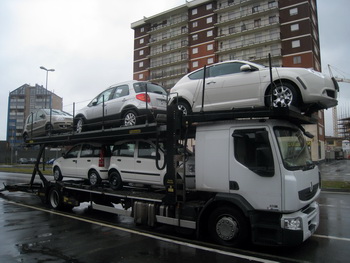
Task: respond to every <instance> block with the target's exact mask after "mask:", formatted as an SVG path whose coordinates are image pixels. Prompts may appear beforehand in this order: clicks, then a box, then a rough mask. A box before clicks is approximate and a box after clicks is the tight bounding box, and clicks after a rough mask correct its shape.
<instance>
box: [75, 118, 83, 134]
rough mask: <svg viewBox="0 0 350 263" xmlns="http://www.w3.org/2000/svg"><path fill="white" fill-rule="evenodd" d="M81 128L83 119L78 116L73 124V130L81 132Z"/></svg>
mask: <svg viewBox="0 0 350 263" xmlns="http://www.w3.org/2000/svg"><path fill="white" fill-rule="evenodd" d="M83 128H84V119H83V118H79V119H78V120H77V123H76V124H75V132H76V133H81V132H83Z"/></svg>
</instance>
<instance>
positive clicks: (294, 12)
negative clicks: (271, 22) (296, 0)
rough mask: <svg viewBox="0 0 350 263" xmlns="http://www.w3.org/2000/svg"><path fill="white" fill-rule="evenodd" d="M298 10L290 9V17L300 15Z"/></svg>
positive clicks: (295, 8)
mask: <svg viewBox="0 0 350 263" xmlns="http://www.w3.org/2000/svg"><path fill="white" fill-rule="evenodd" d="M298 12H299V11H298V8H297V7H294V8H291V9H289V15H290V16H295V15H297V14H298Z"/></svg>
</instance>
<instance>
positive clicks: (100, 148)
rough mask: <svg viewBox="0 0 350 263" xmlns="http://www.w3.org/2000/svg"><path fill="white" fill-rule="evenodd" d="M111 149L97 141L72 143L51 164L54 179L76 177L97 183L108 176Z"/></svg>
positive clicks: (92, 183)
mask: <svg viewBox="0 0 350 263" xmlns="http://www.w3.org/2000/svg"><path fill="white" fill-rule="evenodd" d="M110 157H111V149H110V147H109V146H108V145H103V144H99V143H89V144H88V143H83V144H77V145H74V146H73V147H72V148H71V149H70V150H69V151H68V152H67V153H65V154H63V156H62V157H60V158H58V159H56V160H55V161H54V162H53V165H52V171H53V176H54V179H55V180H56V181H61V180H62V179H63V177H78V178H84V179H87V180H89V182H90V184H91V185H98V184H100V183H101V181H102V180H105V179H107V178H108V167H109V163H110Z"/></svg>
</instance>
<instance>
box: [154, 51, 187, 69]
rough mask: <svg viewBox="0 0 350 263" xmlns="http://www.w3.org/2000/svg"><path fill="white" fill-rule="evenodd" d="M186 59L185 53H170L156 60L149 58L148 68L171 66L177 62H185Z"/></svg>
mask: <svg viewBox="0 0 350 263" xmlns="http://www.w3.org/2000/svg"><path fill="white" fill-rule="evenodd" d="M187 61H188V55H187V54H179V55H172V54H170V55H169V56H167V57H164V58H159V59H157V60H151V65H150V68H149V69H157V68H161V67H164V66H172V65H176V64H179V63H183V62H187Z"/></svg>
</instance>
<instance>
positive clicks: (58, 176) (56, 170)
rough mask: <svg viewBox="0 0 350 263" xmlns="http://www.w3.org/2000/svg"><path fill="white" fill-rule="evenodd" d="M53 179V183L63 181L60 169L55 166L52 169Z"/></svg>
mask: <svg viewBox="0 0 350 263" xmlns="http://www.w3.org/2000/svg"><path fill="white" fill-rule="evenodd" d="M53 178H54V179H55V181H62V179H63V176H62V173H61V169H60V168H58V167H57V166H56V167H55V168H53Z"/></svg>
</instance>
